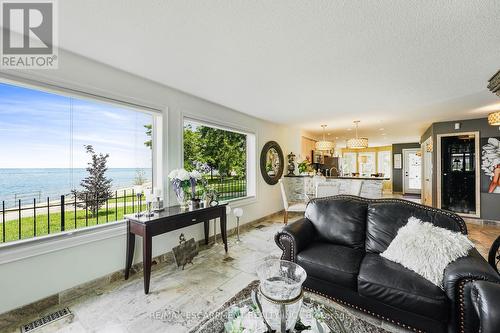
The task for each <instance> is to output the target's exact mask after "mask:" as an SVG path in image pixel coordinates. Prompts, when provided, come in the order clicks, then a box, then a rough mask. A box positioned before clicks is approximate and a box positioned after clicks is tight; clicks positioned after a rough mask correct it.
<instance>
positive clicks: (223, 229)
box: [220, 207, 227, 253]
mask: <svg viewBox="0 0 500 333" xmlns="http://www.w3.org/2000/svg"><path fill="white" fill-rule="evenodd" d="M220 233H221V235H222V241H223V242H224V250H226V253H227V218H226V208H225V207H224V212H223V213H222V215H221V217H220Z"/></svg>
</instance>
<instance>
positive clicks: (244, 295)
mask: <svg viewBox="0 0 500 333" xmlns="http://www.w3.org/2000/svg"><path fill="white" fill-rule="evenodd" d="M258 285H259V282H258V281H253V282H252V283H250V284H249V285H248V286H247V287H245V288H244V289H243V290H241V291H240V292H238V293H237V294H236V295H235V296H234V297H232V298H231V299H230V300H229V301H227V302H226V303H225V304H224V305H222V306H221V307H220V308H219V309H217V310H216V311H214V312H213V313H212V314H211V315H210V316H208V317H207V318H205V319H204V320H203V321H202V322H201V323H200V324H198V325H197V326H196V327H195V328H194V329H192V330H191V331H190V333H223V332H225V330H224V324H225V323H227V322H228V318H229V316H230V314H229V313H230V312H231V311H232V309H234V307H235V306H236V307H240V306H241V305H242V304H250V303H251V300H250V298H251V293H252V290H255V289H256V288H257V287H258ZM304 304H307V305H308V306H314V307H321V309H322V311H323V312H324V314H325V317H326V318H327V320H325V322H328V326H329V328H330V331H331V332H335V333H388V331H386V330H384V329H383V328H381V327H379V326H376V325H374V324H373V323H370V322H368V321H366V320H364V319H362V318H359V317H357V316H356V315H355V314H353V313H352V312H351V311H349V310H348V309H346V308H344V307H342V306H340V305H338V304H336V303H334V302H332V301H331V300H329V299H327V298H325V297H322V296H319V295H317V294H314V293H311V292H307V291H305V292H304ZM373 321H374V322H375V321H377V320H376V319H373ZM378 322H380V321H378Z"/></svg>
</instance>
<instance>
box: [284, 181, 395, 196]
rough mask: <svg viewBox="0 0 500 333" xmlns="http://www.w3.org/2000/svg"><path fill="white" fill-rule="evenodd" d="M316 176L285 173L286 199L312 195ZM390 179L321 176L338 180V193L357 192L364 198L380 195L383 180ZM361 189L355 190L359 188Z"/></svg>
mask: <svg viewBox="0 0 500 333" xmlns="http://www.w3.org/2000/svg"><path fill="white" fill-rule="evenodd" d="M315 179H318V178H317V177H316V176H308V175H306V176H303V175H294V176H290V175H286V176H284V178H283V183H284V185H285V190H286V193H287V196H288V200H290V201H295V202H301V201H307V200H308V198H311V197H313V196H314V193H315ZM387 180H390V178H385V177H351V176H336V177H323V181H326V182H338V183H339V194H357V192H359V195H360V196H361V197H364V198H372V199H377V198H381V197H382V190H383V181H387ZM359 188H361V190H360V191H359V190H355V189H359Z"/></svg>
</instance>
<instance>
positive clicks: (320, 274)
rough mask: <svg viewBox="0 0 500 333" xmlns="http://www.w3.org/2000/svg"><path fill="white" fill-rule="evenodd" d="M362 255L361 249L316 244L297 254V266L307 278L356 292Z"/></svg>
mask: <svg viewBox="0 0 500 333" xmlns="http://www.w3.org/2000/svg"><path fill="white" fill-rule="evenodd" d="M363 255H364V251H363V250H361V249H353V248H350V247H347V246H342V245H335V244H329V243H321V242H316V243H313V244H311V245H310V246H309V247H307V248H306V249H304V250H302V251H301V252H299V253H298V254H297V264H299V265H300V266H302V267H303V268H304V269H305V270H306V272H307V275H308V276H312V277H315V278H318V279H321V280H324V281H328V282H331V283H333V284H336V285H340V286H343V287H345V288H349V289H353V290H356V287H357V277H358V273H359V265H360V263H361V260H362V259H363Z"/></svg>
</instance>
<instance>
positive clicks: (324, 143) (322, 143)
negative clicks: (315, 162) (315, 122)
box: [315, 125, 335, 151]
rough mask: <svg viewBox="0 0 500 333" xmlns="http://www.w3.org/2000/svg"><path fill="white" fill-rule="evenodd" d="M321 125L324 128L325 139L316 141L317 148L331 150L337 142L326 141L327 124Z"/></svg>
mask: <svg viewBox="0 0 500 333" xmlns="http://www.w3.org/2000/svg"><path fill="white" fill-rule="evenodd" d="M321 127H322V128H323V140H321V141H318V142H316V145H315V147H316V150H327V151H330V150H332V149H333V148H335V144H334V143H333V142H331V141H326V139H325V128H326V125H321Z"/></svg>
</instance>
